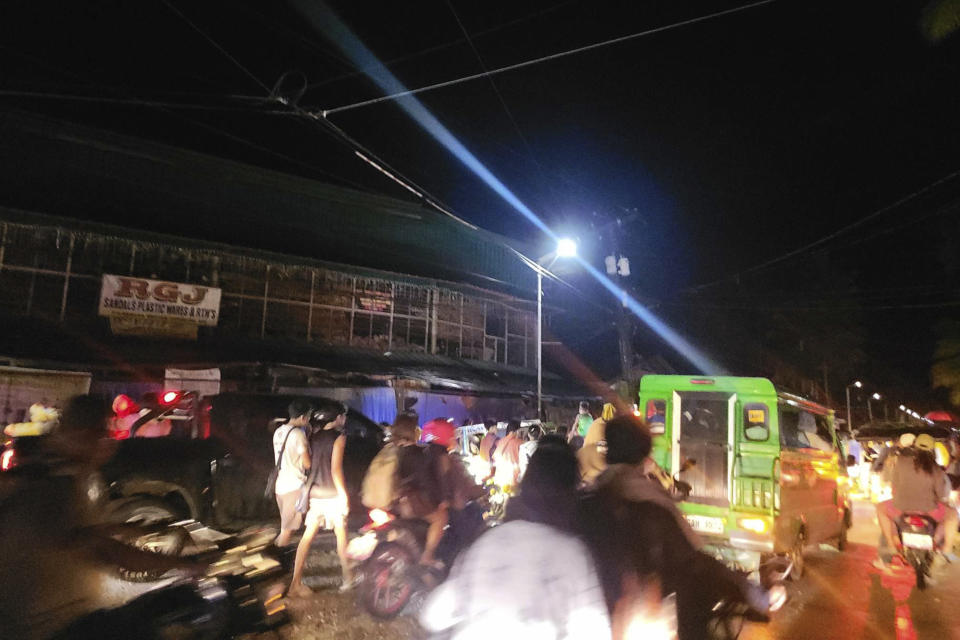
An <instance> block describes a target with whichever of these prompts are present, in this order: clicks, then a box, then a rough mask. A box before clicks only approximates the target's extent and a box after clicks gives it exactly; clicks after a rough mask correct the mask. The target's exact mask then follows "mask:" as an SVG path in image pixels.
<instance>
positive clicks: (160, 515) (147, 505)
mask: <svg viewBox="0 0 960 640" xmlns="http://www.w3.org/2000/svg"><path fill="white" fill-rule="evenodd" d="M110 519H111V520H112V521H114V522H129V523H140V524H156V523H158V522H175V521H177V520H182V516H181V515H180V513H178V511H177V508H176V507H174V506H173V505H171V504H169V503H167V502H165V501H164V500H161V499H160V498H136V499H134V500H131V501H129V502H127V503H126V504H123V505H121V506H120V507H118V508H117V510H116V511H114V512H113V514H112V515H111V517H110Z"/></svg>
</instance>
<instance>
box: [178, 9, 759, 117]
mask: <svg viewBox="0 0 960 640" xmlns="http://www.w3.org/2000/svg"><path fill="white" fill-rule="evenodd" d="M164 1H166V0H164ZM775 1H776V0H760V1H759V2H753V3H751V4H745V5H741V6H739V7H734V8H732V9H726V10H724V11H717V12H715V13H710V14H707V15H702V16H698V17H696V18H690V19H689V20H682V21H680V22H674V23H672V24H668V25H664V26H662V27H656V28H653V29H646V30H644V31H638V32H637V33H631V34H629V35H626V36H620V37H617V38H611V39H609V40H604V41H602V42H595V43H593V44H588V45H585V46H582V47H577V48H576V49H570V50H568V51H561V52H559V53H553V54H550V55H547V56H542V57H540V58H534V59H533V60H527V61H525V62H518V63H516V64H510V65H507V66H505V67H499V68H497V69H491V70H490V71H484V72H482V73H475V74H473V75H470V76H465V77H463V78H456V79H454V80H447V81H445V82H438V83H436V84H431V85H427V86H425V87H420V88H419V89H408V90H407V91H399V92H397V93H392V94H390V95H386V96H380V97H379V98H372V99H370V100H363V101H361V102H355V103H353V104H347V105H343V106H341V107H334V108H332V109H324V110H323V111H322V112H321V113H322V115H324V116H330V115H333V114H335V113H340V112H343V111H350V110H352V109H359V108H360V107H366V106H370V105H373V104H378V103H380V102H386V101H388V100H396V99H397V98H402V97H405V96H412V95H417V94H419V93H423V92H425V91H433V90H435V89H442V88H444V87H450V86H453V85H457V84H462V83H464V82H470V81H471V80H476V79H478V78H487V77H490V76H495V75H498V74H501V73H505V72H507V71H515V70H516V69H523V68H525V67H530V66H533V65H535V64H541V63H543V62H550V61H552V60H558V59H560V58H566V57H568V56H572V55H576V54H578V53H584V52H586V51H593V50H594V49H600V48H602V47H608V46H611V45H615V44H620V43H622V42H628V41H630V40H636V39H638V38H643V37H645V36H650V35H654V34H657V33H663V32H664V31H670V30H673V29H679V28H680V27H686V26H689V25H692V24H697V23H700V22H706V21H708V20H713V19H715V18H720V17H723V16H728V15H731V14H734V13H740V12H742V11H747V10H748V9H754V8H756V7H760V6H763V5H767V4H771V3H773V2H775Z"/></svg>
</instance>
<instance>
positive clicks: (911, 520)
mask: <svg viewBox="0 0 960 640" xmlns="http://www.w3.org/2000/svg"><path fill="white" fill-rule="evenodd" d="M904 520H906V521H907V524H909V525H910V526H911V527H926V526H927V520H926V519H925V518H921V517H920V516H905V517H904Z"/></svg>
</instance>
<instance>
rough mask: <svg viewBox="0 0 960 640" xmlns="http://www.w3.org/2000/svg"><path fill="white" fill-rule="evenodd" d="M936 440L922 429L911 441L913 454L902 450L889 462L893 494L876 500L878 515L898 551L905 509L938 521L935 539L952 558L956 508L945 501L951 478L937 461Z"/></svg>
mask: <svg viewBox="0 0 960 640" xmlns="http://www.w3.org/2000/svg"><path fill="white" fill-rule="evenodd" d="M935 442H936V441H935V440H934V439H933V437H932V436H931V435H930V434H927V433H921V434H920V435H919V436H917V437H916V439H915V440H914V442H913V447H912V449H913V450H912V455H906V454H905V453H904V454H901V455H900V456H899V459H898V460H897V462H896V464H894V465H892V468H891V469H890V488H891V491H892V493H893V498H892V499H890V500H885V501H884V502H880V503H878V504H877V518H878V520H879V521H880V530H881V531H882V532H883V537H884V539H885V540H886V542H887V544H888V545H889V547H890V548H891V549H895V550H896V552H897V553H901V552H902V550H903V548H902V545H901V544H900V536H898V535H897V528H896V522H897V520H899V518H900V516H901V515H903V513H904V512H915V513H925V514H926V515H928V516H930V517H931V518H933V519H934V520H936V521H937V532H936V536H935V539H936V541H937V543H938V545H939V546H940V548H942V549H943V550H944V552H945V553H946V554H948V556H947V557H948V558H951V559H953V558H954V557H955V556H953V544H954V541H955V539H956V534H957V511H956V509H954V508H953V507H951V506H950V505H948V504H947V500H948V499H949V495H950V481H949V479H948V478H947V475H946V473H945V472H944V471H943V469H942V468H940V467H939V466H938V465H937V461H936V457H935ZM887 464H888V465H889V464H890V463H889V461H888V462H887ZM881 562H882V561H881Z"/></svg>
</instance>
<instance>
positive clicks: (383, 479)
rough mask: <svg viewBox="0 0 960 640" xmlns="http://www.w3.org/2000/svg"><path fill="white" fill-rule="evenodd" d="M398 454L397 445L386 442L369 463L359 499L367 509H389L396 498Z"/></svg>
mask: <svg viewBox="0 0 960 640" xmlns="http://www.w3.org/2000/svg"><path fill="white" fill-rule="evenodd" d="M399 463H400V456H399V455H398V452H397V445H395V444H392V443H390V444H387V445H386V446H385V447H383V449H380V452H379V453H377V455H376V457H375V458H374V459H373V461H372V462H371V463H370V468H369V469H367V474H366V475H365V476H364V477H363V484H362V486H361V489H360V501H361V502H363V506H365V507H367V508H368V509H389V508H390V507H391V506H392V505H393V503H394V501H395V500H396V497H397V496H396V485H397V481H396V480H397V468H398V466H399Z"/></svg>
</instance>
